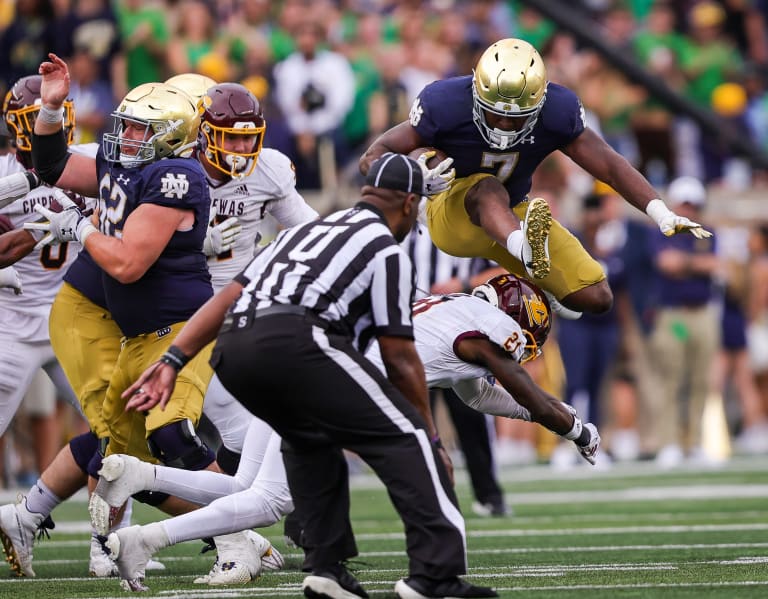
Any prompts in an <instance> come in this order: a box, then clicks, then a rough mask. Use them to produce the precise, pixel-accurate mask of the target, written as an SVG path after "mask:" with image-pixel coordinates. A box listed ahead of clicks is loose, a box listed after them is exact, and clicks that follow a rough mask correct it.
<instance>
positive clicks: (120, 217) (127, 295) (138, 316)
mask: <svg viewBox="0 0 768 599" xmlns="http://www.w3.org/2000/svg"><path fill="white" fill-rule="evenodd" d="M96 168H97V172H98V176H99V228H100V230H101V232H102V233H104V234H106V235H111V236H113V237H120V236H121V235H122V230H123V227H124V225H125V221H126V219H127V218H128V216H129V215H130V214H131V213H132V212H133V211H134V210H135V209H136V208H137V207H138V206H140V205H141V204H147V203H149V204H157V205H159V206H167V207H170V208H181V209H183V210H193V211H194V212H195V223H194V226H193V227H192V228H191V229H189V230H188V231H176V232H174V234H173V235H172V236H171V239H170V241H169V242H168V245H166V247H165V249H163V252H162V253H161V254H160V257H159V258H158V259H157V261H156V262H155V263H154V264H153V265H152V266H150V268H149V270H147V272H146V273H145V274H144V276H143V277H141V279H139V280H138V281H136V282H135V283H130V284H123V283H120V282H118V281H117V280H115V279H113V278H112V277H111V276H109V275H108V274H106V273H104V275H103V284H104V292H105V296H106V300H107V308H108V309H109V311H110V312H111V313H112V317H113V318H114V319H115V322H116V323H117V324H118V326H119V327H120V329H121V330H122V331H123V334H124V335H126V336H127V337H135V336H136V335H139V334H141V333H148V332H152V331H156V330H158V329H162V328H164V327H167V326H168V325H171V324H173V323H176V322H182V321H185V320H188V319H189V317H190V316H192V314H194V313H195V311H196V310H197V309H198V308H199V307H200V306H201V305H202V304H203V303H205V302H206V301H207V300H208V298H210V297H211V296H212V295H213V289H212V287H211V277H210V275H209V274H208V265H207V260H206V257H205V254H203V241H204V240H205V232H206V229H207V227H208V220H209V212H210V206H211V199H210V194H209V191H208V184H207V182H206V178H205V173H204V171H203V167H202V166H201V165H200V163H199V162H198V161H197V160H195V159H192V158H167V159H164V160H159V161H157V162H153V163H150V164H148V165H147V166H144V167H141V168H123V167H122V166H119V165H114V164H110V163H108V162H107V161H106V160H105V159H104V156H103V153H102V151H101V150H99V153H98V155H97V157H96Z"/></svg>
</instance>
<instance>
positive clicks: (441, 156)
mask: <svg viewBox="0 0 768 599" xmlns="http://www.w3.org/2000/svg"><path fill="white" fill-rule="evenodd" d="M424 152H435V155H434V156H432V158H429V159H428V160H427V168H435V167H436V166H437V165H438V164H440V163H441V162H442V161H443V160H445V159H446V158H448V154H446V153H445V152H443V151H442V150H438V149H437V148H427V147H424V148H416V149H415V150H413V151H411V152H409V153H408V156H409V157H410V158H413V159H414V160H418V159H419V156H421V155H422V154H423V153H424Z"/></svg>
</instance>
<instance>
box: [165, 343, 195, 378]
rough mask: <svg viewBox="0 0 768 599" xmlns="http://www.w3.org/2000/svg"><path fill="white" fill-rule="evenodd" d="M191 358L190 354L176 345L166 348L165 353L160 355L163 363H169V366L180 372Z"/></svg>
mask: <svg viewBox="0 0 768 599" xmlns="http://www.w3.org/2000/svg"><path fill="white" fill-rule="evenodd" d="M189 359H190V358H189V356H187V355H186V354H185V353H184V352H183V351H181V350H180V349H179V348H178V347H176V346H175V345H171V346H170V347H169V348H168V349H167V350H165V353H164V354H163V355H162V356H160V361H161V362H162V363H163V364H168V366H170V367H171V368H173V369H174V370H175V371H176V372H179V371H180V370H181V369H182V368H184V366H186V364H187V362H189Z"/></svg>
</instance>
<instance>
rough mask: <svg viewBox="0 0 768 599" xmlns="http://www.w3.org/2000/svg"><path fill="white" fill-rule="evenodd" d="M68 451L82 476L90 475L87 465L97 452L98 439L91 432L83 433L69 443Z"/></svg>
mask: <svg viewBox="0 0 768 599" xmlns="http://www.w3.org/2000/svg"><path fill="white" fill-rule="evenodd" d="M69 450H70V451H71V452H72V457H73V458H74V460H75V463H76V464H77V467H78V468H80V470H82V471H83V474H90V470H89V469H88V464H89V463H90V462H91V460H92V459H93V456H94V454H97V453H98V451H99V439H98V437H97V436H96V435H94V434H93V433H91V432H87V433H83V434H82V435H78V436H77V437H74V438H73V439H72V440H71V441H70V442H69Z"/></svg>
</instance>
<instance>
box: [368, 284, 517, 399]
mask: <svg viewBox="0 0 768 599" xmlns="http://www.w3.org/2000/svg"><path fill="white" fill-rule="evenodd" d="M413 332H414V337H415V340H416V350H417V351H418V353H419V357H421V361H422V362H423V363H424V372H425V374H426V377H427V386H428V387H443V388H448V387H453V386H454V385H455V384H456V383H458V382H459V381H463V380H467V379H478V378H483V377H486V376H491V375H492V373H491V372H490V371H489V370H488V369H486V368H484V367H482V366H479V365H477V364H470V363H468V362H464V361H463V360H461V359H460V358H459V357H458V356H457V355H456V354H455V353H454V349H453V348H454V343H455V342H456V341H458V340H460V339H466V338H468V337H484V338H487V339H488V340H490V341H491V343H495V344H496V345H498V346H500V347H501V348H503V349H504V350H505V351H507V352H509V353H510V354H511V355H512V357H513V358H514V359H515V360H517V361H520V358H521V357H522V355H523V349H524V345H525V335H524V334H523V330H522V329H521V328H520V325H519V324H518V323H517V321H515V320H514V319H513V318H512V317H511V316H509V315H507V314H506V313H504V312H502V311H501V310H499V309H498V308H494V307H493V306H492V305H491V304H489V303H488V302H486V301H485V300H483V299H480V298H479V297H475V296H473V295H466V294H463V293H452V294H449V295H430V296H427V297H425V298H423V299H420V300H418V301H416V302H415V303H414V304H413ZM366 356H367V357H368V358H369V359H370V360H371V361H372V362H374V363H375V364H376V365H377V366H378V367H379V368H380V369H381V370H382V371H383V370H384V364H383V362H382V360H381V354H380V351H379V345H378V344H377V343H373V344H371V348H370V349H369V350H368V352H367V353H366Z"/></svg>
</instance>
